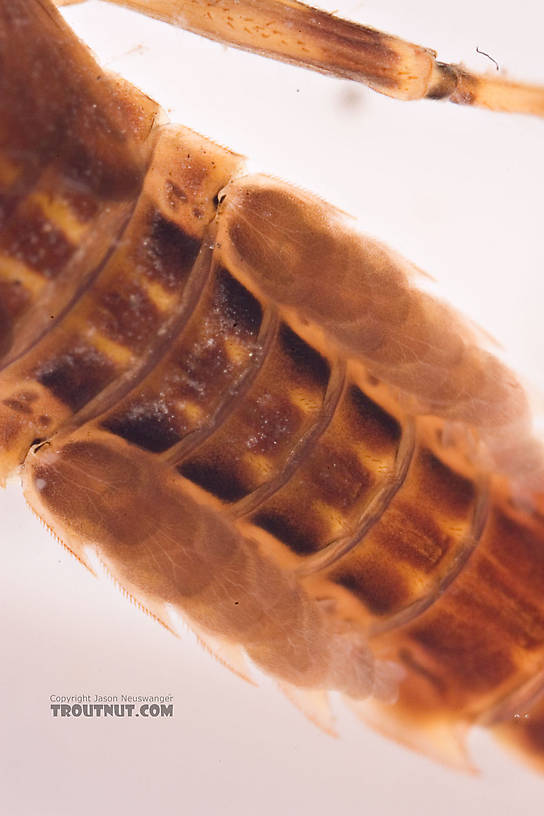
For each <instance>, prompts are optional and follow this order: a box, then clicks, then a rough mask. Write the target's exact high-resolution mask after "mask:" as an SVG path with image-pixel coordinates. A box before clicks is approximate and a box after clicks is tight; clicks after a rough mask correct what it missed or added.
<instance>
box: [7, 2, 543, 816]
mask: <svg viewBox="0 0 544 816" xmlns="http://www.w3.org/2000/svg"><path fill="white" fill-rule="evenodd" d="M2 2H7V0H2ZM334 7H335V8H340V10H341V11H342V12H343V13H344V15H345V16H351V17H352V18H356V19H358V20H360V21H361V22H367V23H369V24H372V25H374V26H376V27H381V28H383V29H384V30H386V31H390V32H391V33H396V34H399V35H402V36H404V37H406V38H408V39H411V40H413V41H415V42H419V43H421V44H423V45H427V46H430V47H434V48H435V49H436V50H438V52H439V57H440V58H441V59H443V60H446V61H461V60H462V61H464V62H465V63H466V64H468V65H469V66H471V67H472V68H475V69H480V70H487V69H488V68H490V69H491V70H493V65H492V64H491V63H489V61H488V60H486V58H485V57H483V56H480V55H478V54H477V53H475V49H476V46H479V47H480V49H482V50H484V51H487V52H488V53H490V54H491V55H492V56H494V58H495V59H496V60H497V61H498V62H499V63H500V64H501V66H504V67H506V68H508V69H509V71H510V73H511V74H512V75H514V76H517V77H520V78H525V79H532V80H533V81H538V80H540V81H541V82H542V83H544V60H543V59H542V44H541V32H542V30H543V24H544V12H543V11H542V6H541V3H540V2H538V0H532V2H531V0H518V2H517V3H515V4H511V3H508V4H498V3H496V2H493V1H492V0H489V2H488V1H487V0H478V2H474V0H457V2H456V3H455V4H444V5H441V4H439V3H437V2H436V0H432V1H431V0H411V2H410V3H406V2H402V0H380V2H378V0H368V2H356V0H351V2H343V0H337V2H336V3H335V5H334ZM330 8H331V10H332V6H331V7H330ZM65 13H66V16H67V18H68V19H69V20H70V21H71V23H72V24H73V25H74V27H75V28H76V30H77V31H78V33H79V34H80V36H82V37H83V38H84V39H85V40H86V41H87V42H88V43H89V44H90V45H91V46H92V48H93V49H94V50H95V52H96V53H97V55H98V57H99V59H100V60H101V62H102V63H103V64H105V65H106V66H107V67H108V68H109V69H110V70H113V71H117V72H120V73H123V74H124V75H125V76H127V77H128V78H130V79H131V80H132V81H133V82H135V83H136V84H138V85H140V87H142V88H144V89H145V90H146V91H147V92H148V93H149V94H150V95H153V96H154V97H155V98H158V99H159V101H160V102H161V103H162V104H163V106H164V107H165V108H166V109H170V111H169V115H170V118H171V119H173V120H175V121H181V122H183V123H184V124H186V125H189V126H191V127H193V128H194V129H196V130H199V131H201V132H203V133H205V134H206V135H209V136H211V137H213V138H214V139H215V140H216V141H218V142H221V143H223V144H227V145H229V146H231V147H233V148H235V149H236V150H238V151H239V152H241V153H245V154H246V155H249V156H251V157H252V160H253V161H252V167H253V166H254V167H256V168H258V169H264V170H266V171H268V172H270V173H273V174H274V175H277V176H280V177H282V178H285V179H288V180H292V181H295V182H296V183H297V184H299V185H301V186H303V187H306V188H309V189H313V190H314V191H315V192H317V193H319V194H320V195H322V196H323V197H325V198H328V199H329V200H331V201H333V202H335V203H336V204H338V205H339V206H340V207H341V208H343V209H344V210H346V211H348V212H351V213H354V214H356V215H357V216H358V217H359V219H360V222H361V228H362V229H363V230H364V231H366V232H368V233H370V234H373V235H375V236H377V237H379V238H380V239H382V240H384V241H386V242H388V243H389V244H391V245H392V246H394V247H395V248H396V249H398V250H400V251H401V252H403V253H404V254H405V255H406V256H408V257H409V258H411V259H412V260H413V261H414V262H415V263H416V264H418V265H419V266H420V267H422V268H423V269H425V270H427V271H428V272H430V273H431V274H432V275H433V276H435V277H436V278H437V279H438V280H439V282H440V291H442V292H444V291H445V292H447V293H448V297H449V298H450V299H453V300H454V301H455V302H456V303H457V304H458V305H459V306H460V307H461V308H462V309H463V311H465V312H468V313H469V314H470V315H471V317H472V318H473V319H474V320H475V321H477V322H478V323H479V324H480V325H482V326H483V327H485V329H486V330H488V331H489V332H490V333H491V334H492V335H494V336H495V337H497V338H498V339H499V340H500V341H501V342H502V343H503V344H504V345H505V347H506V352H507V356H508V358H509V360H510V361H511V362H512V365H513V366H514V367H515V368H516V369H517V370H519V371H521V372H522V373H523V375H524V376H525V377H527V378H528V379H529V380H530V381H531V382H532V383H533V384H534V386H535V388H534V393H535V401H536V402H537V404H539V403H538V396H537V395H538V391H539V390H540V391H542V392H544V367H543V366H542V365H541V364H540V361H541V359H542V356H543V352H544V330H543V327H542V319H541V311H542V303H543V300H544V284H543V280H542V278H543V275H542V272H543V270H544V249H543V242H542V191H543V190H544V167H543V162H542V144H543V137H544V121H538V120H536V119H534V120H532V119H530V118H528V117H515V116H512V117H508V116H503V115H492V114H488V113H486V112H480V111H477V110H470V109H461V108H458V107H456V106H453V105H448V104H445V103H436V102H423V103H398V102H394V101H391V100H388V99H386V98H384V97H378V96H376V95H374V94H371V93H370V92H369V91H367V90H366V89H363V88H360V87H358V86H356V85H354V84H352V83H348V82H341V81H338V80H331V79H327V78H324V77H321V76H319V75H317V74H311V73H309V72H304V71H301V70H295V69H292V68H290V67H286V66H281V65H277V64H274V63H272V62H268V61H266V60H263V59H259V58H255V57H252V56H250V55H247V54H241V53H239V52H235V51H233V50H231V49H225V48H223V47H221V46H219V45H216V44H211V43H208V42H205V41H201V40H199V39H198V38H196V37H193V36H190V35H183V34H182V33H180V32H175V31H172V30H170V29H168V28H167V27H166V26H163V25H161V24H158V23H153V22H149V21H148V20H146V19H145V18H141V17H138V16H137V15H135V14H130V13H127V12H121V11H119V10H117V9H115V8H111V7H109V6H106V5H105V4H102V3H99V2H88V3H86V4H83V5H81V6H74V7H72V8H69V9H67V10H66V12H65ZM0 519H1V527H0V531H1V532H0V547H1V553H2V564H3V569H2V571H1V588H0V604H1V605H2V609H1V613H0V615H1V617H0V620H1V624H0V625H1V627H2V632H1V643H2V672H1V675H0V683H1V688H0V691H1V697H0V700H1V703H0V705H1V711H0V716H1V729H2V738H1V741H0V775H5V779H3V780H2V783H1V789H2V804H3V811H4V812H5V813H9V814H10V816H49V814H51V816H53V814H54V816H65V814H66V816H68V814H73V813H78V814H80V816H91V814H93V816H94V814H96V813H97V812H103V813H108V814H109V813H112V814H113V813H118V812H120V813H131V814H132V815H133V816H144V815H145V816H147V814H149V813H157V814H171V813H178V812H179V813H184V814H197V815H198V816H201V814H229V816H230V814H233V816H234V814H236V815H237V816H248V815H249V814H253V813H259V814H262V816H280V814H281V816H291V814H299V813H306V812H308V813H312V814H316V816H317V814H330V813H332V812H336V813H339V814H342V816H352V814H353V815H354V814H363V813H364V814H374V813H380V814H387V816H389V815H390V814H391V816H393V814H394V815H395V816H397V814H398V815H399V816H412V814H413V816H415V815H416V814H418V815H426V814H436V813H441V814H454V813H455V814H457V813H463V814H465V816H471V815H472V814H480V813H482V812H487V811H489V812H492V813H493V814H494V816H503V814H510V813H519V812H526V813H540V812H541V809H542V803H543V801H544V781H543V780H541V779H540V778H538V777H536V776H534V775H532V774H531V773H530V772H528V771H525V770H524V769H523V768H522V767H521V766H519V765H518V764H517V763H516V762H515V761H514V760H512V759H510V758H509V757H508V755H506V754H502V752H501V751H500V750H499V749H498V748H496V747H495V746H494V745H493V744H492V742H491V741H490V740H489V739H488V738H487V737H486V735H483V734H475V735H474V736H473V738H472V739H471V745H472V748H473V754H474V755H475V759H476V761H477V763H478V764H479V765H480V767H482V768H483V776H482V777H480V778H473V777H464V776H461V775H459V774H457V773H453V772H450V771H448V770H446V769H443V768H442V767H439V766H436V765H434V764H433V763H431V762H430V761H429V760H427V759H425V758H421V757H419V756H416V755H412V754H410V753H409V752H407V751H405V750H404V749H401V748H399V747H397V746H395V745H393V744H391V743H389V742H387V741H386V740H383V739H382V738H380V737H377V736H375V735H373V734H371V733H370V732H368V731H367V730H365V728H364V727H363V726H362V725H360V724H359V723H358V722H356V721H354V720H352V719H351V717H350V716H349V715H348V714H347V713H345V712H344V711H343V710H342V708H341V707H340V708H339V712H338V713H339V721H340V722H339V725H340V731H341V738H340V739H338V740H334V739H331V738H329V737H326V736H325V735H323V734H321V733H320V732H319V731H317V729H316V728H315V727H314V726H312V725H311V724H309V723H308V722H307V721H306V720H305V719H304V718H303V717H302V715H300V714H299V713H298V712H297V711H296V710H295V709H293V708H292V707H291V705H290V704H289V703H288V702H287V701H285V700H284V699H283V698H282V697H281V696H280V694H279V692H276V690H275V688H274V687H273V684H272V683H270V682H268V681H264V682H263V681H261V685H262V687H261V688H260V689H254V688H252V687H250V686H248V685H246V684H244V683H243V682H242V681H240V680H238V679H237V678H236V677H234V676H233V675H231V674H230V673H229V672H228V671H227V670H225V669H223V668H222V667H220V666H219V665H218V664H216V663H215V662H214V661H213V660H212V659H211V658H209V657H208V656H207V655H206V654H205V653H204V652H203V651H202V650H200V649H199V648H198V647H197V646H196V645H195V642H194V639H193V637H192V636H191V635H190V634H189V633H188V634H187V636H186V637H185V638H183V639H181V640H176V639H175V638H173V637H172V636H171V635H169V634H168V633H167V632H166V631H164V630H162V628H161V627H160V626H158V625H157V624H154V623H153V622H152V621H151V620H149V619H148V618H146V617H144V616H143V615H142V614H139V613H138V612H136V611H135V610H134V608H133V607H131V605H130V604H127V603H126V602H125V601H124V599H123V598H122V596H121V595H120V593H117V592H116V591H115V590H113V589H112V588H111V587H110V586H109V585H108V584H107V583H106V582H104V581H102V582H100V581H96V580H95V579H94V578H92V576H91V575H90V574H88V573H87V572H86V571H85V570H84V569H83V568H82V567H81V566H80V565H79V564H78V563H77V562H76V561H75V560H74V559H73V558H71V557H70V556H67V555H66V554H65V553H64V551H63V550H62V548H61V547H60V546H59V545H58V544H57V543H56V542H55V541H54V540H53V539H52V538H51V536H50V535H49V534H48V533H47V532H46V531H45V530H43V528H42V527H41V526H40V524H39V522H38V521H37V520H36V519H35V518H34V517H33V516H32V514H31V512H30V510H28V509H26V508H25V506H24V502H23V500H22V497H21V494H20V490H19V488H18V486H17V485H16V484H14V485H11V486H10V487H9V488H8V490H7V491H6V492H4V493H2V494H0ZM94 692H97V693H103V694H120V693H123V692H124V693H129V694H131V693H132V694H161V693H163V694H166V693H172V694H174V696H175V718H174V719H173V720H143V719H142V718H140V719H137V720H107V721H104V720H88V719H81V720H67V719H63V720H60V719H59V720H54V719H52V718H51V716H50V712H49V695H50V694H74V693H91V694H92V693H94Z"/></svg>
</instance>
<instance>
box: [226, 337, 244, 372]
mask: <svg viewBox="0 0 544 816" xmlns="http://www.w3.org/2000/svg"><path fill="white" fill-rule="evenodd" d="M224 342H225V351H226V352H227V357H228V358H229V360H230V362H231V363H234V364H235V365H240V363H244V362H245V361H246V360H247V358H248V356H249V350H248V347H247V346H246V345H245V344H244V343H241V342H240V341H239V340H237V339H236V338H235V337H226V338H225V341H224Z"/></svg>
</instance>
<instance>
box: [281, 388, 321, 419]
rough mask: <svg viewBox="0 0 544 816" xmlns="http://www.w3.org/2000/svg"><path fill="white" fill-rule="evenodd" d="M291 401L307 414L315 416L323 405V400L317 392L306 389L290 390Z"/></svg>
mask: <svg viewBox="0 0 544 816" xmlns="http://www.w3.org/2000/svg"><path fill="white" fill-rule="evenodd" d="M289 399H290V400H291V402H292V404H293V405H295V406H296V407H297V408H300V410H301V411H302V412H303V413H305V414H313V413H315V412H316V411H318V410H319V409H320V408H321V406H322V405H323V400H322V399H321V398H320V397H319V396H317V395H316V394H315V392H313V391H309V390H308V389H306V388H291V389H289Z"/></svg>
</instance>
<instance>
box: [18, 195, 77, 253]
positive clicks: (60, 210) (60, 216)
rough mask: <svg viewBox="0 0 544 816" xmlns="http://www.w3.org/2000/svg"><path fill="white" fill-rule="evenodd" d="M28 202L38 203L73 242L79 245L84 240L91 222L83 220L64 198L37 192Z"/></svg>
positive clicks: (47, 216) (45, 216)
mask: <svg viewBox="0 0 544 816" xmlns="http://www.w3.org/2000/svg"><path fill="white" fill-rule="evenodd" d="M28 202H29V203H30V204H34V205H37V206H38V207H39V209H40V210H41V211H42V214H43V216H44V218H46V219H47V220H48V221H49V222H50V223H51V224H53V225H54V226H55V227H56V228H57V229H58V230H60V231H61V232H62V233H63V234H64V235H65V237H66V238H67V239H68V240H69V241H70V242H71V243H72V244H76V245H77V244H79V243H80V242H81V241H82V240H83V237H84V235H85V233H86V232H87V231H88V229H89V224H88V223H83V222H81V221H80V220H79V219H78V218H77V216H76V215H75V213H74V211H73V209H72V207H70V205H69V204H68V203H67V202H66V201H63V200H62V198H58V197H54V198H53V197H51V196H50V195H48V194H47V193H43V192H35V193H32V195H30V196H29V197H28Z"/></svg>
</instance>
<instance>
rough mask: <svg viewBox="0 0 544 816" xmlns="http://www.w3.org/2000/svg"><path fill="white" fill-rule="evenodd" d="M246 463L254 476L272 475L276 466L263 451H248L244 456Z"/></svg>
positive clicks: (265, 476)
mask: <svg viewBox="0 0 544 816" xmlns="http://www.w3.org/2000/svg"><path fill="white" fill-rule="evenodd" d="M242 460H243V462H244V464H245V465H248V466H249V467H250V468H251V471H252V473H253V475H254V476H262V477H263V478H265V479H267V478H269V477H270V476H272V474H273V471H274V467H273V464H272V462H271V461H270V458H269V457H268V456H265V455H264V454H262V453H256V452H253V451H246V452H245V453H244V455H243V456H242Z"/></svg>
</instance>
